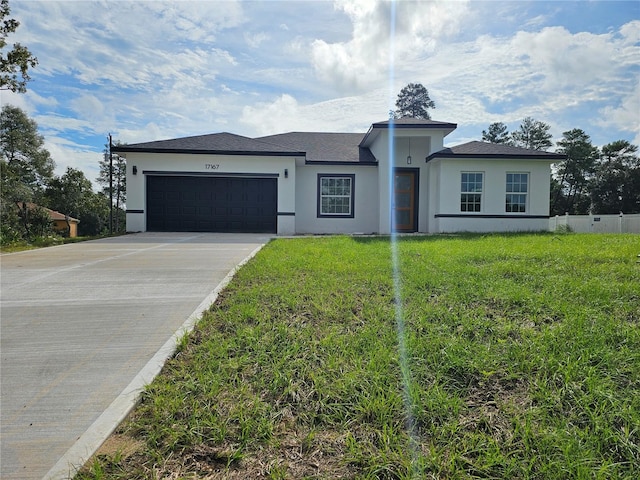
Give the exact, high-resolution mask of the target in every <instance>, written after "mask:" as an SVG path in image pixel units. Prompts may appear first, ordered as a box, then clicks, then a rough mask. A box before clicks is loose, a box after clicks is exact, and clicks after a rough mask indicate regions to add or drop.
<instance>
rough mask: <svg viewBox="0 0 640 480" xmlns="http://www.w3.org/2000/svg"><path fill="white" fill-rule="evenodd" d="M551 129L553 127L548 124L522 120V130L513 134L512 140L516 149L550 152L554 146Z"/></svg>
mask: <svg viewBox="0 0 640 480" xmlns="http://www.w3.org/2000/svg"><path fill="white" fill-rule="evenodd" d="M550 129H551V126H550V125H547V124H546V123H544V122H540V121H538V120H534V119H533V118H531V117H526V118H525V119H524V120H522V124H521V125H520V128H519V129H518V130H516V131H515V132H513V133H511V139H512V141H513V144H514V145H515V146H516V147H522V148H528V149H531V150H548V149H549V148H550V147H551V145H553V143H552V142H551V138H552V135H551V134H550V133H549V130H550Z"/></svg>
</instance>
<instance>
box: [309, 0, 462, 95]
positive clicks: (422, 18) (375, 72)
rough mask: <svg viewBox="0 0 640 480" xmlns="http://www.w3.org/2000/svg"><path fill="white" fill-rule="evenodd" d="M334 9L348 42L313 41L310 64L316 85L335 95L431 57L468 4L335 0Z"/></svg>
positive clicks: (375, 82)
mask: <svg viewBox="0 0 640 480" xmlns="http://www.w3.org/2000/svg"><path fill="white" fill-rule="evenodd" d="M335 8H337V9H340V10H343V11H344V12H345V13H346V14H347V15H349V17H350V18H351V22H352V27H353V31H352V36H351V39H350V40H349V41H347V42H335V43H328V42H326V41H324V40H322V39H316V40H315V41H314V42H313V43H312V45H311V47H312V63H313V66H314V69H315V71H316V73H317V75H318V76H319V78H320V79H321V80H323V81H325V82H327V83H328V84H331V85H333V86H335V88H336V89H337V90H338V91H341V92H354V91H362V90H364V89H367V88H371V87H372V86H374V85H379V84H380V83H381V82H383V81H385V80H386V79H388V78H389V76H390V71H389V70H390V69H395V70H396V71H402V70H403V69H404V67H405V66H406V65H407V64H411V63H413V62H415V61H416V60H417V59H419V58H421V57H424V55H427V54H430V53H431V52H433V51H434V49H435V48H436V47H437V46H438V44H439V42H440V40H441V39H442V38H446V37H447V36H449V35H452V34H454V33H456V32H457V31H458V29H459V28H460V24H461V22H463V20H464V14H465V12H466V8H467V2H419V1H403V2H385V1H382V0H338V1H336V2H335ZM393 8H395V16H394V14H393V11H392V9H393ZM394 18H395V23H394V24H393V25H392V21H393V19H394ZM392 27H393V30H392ZM392 34H393V37H392V36H391V35H392ZM390 62H392V63H390Z"/></svg>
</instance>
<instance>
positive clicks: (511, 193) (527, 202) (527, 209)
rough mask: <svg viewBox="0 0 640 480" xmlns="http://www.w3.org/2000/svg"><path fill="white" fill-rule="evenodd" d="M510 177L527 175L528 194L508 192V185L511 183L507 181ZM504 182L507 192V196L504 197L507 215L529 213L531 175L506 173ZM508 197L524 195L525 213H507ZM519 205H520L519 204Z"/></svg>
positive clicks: (527, 173)
mask: <svg viewBox="0 0 640 480" xmlns="http://www.w3.org/2000/svg"><path fill="white" fill-rule="evenodd" d="M509 175H526V176H527V183H526V186H527V191H526V192H510V191H508V190H507V185H508V184H509V182H508V181H507V178H508V176H509ZM504 180H505V185H504V190H505V196H504V210H505V212H506V213H520V214H523V213H527V212H528V211H529V190H530V189H531V187H530V183H531V173H530V172H506V175H505V176H504ZM507 195H524V212H519V211H518V212H514V211H510V212H509V211H507ZM517 205H520V203H518V204H517Z"/></svg>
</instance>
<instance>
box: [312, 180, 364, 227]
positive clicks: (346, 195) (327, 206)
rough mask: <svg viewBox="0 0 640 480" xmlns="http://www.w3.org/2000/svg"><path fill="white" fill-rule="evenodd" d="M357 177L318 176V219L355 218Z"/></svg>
mask: <svg viewBox="0 0 640 480" xmlns="http://www.w3.org/2000/svg"><path fill="white" fill-rule="evenodd" d="M354 183H355V175H353V174H345V175H337V174H319V175H318V217H339V218H340V217H341V218H353V217H354V212H353V199H354Z"/></svg>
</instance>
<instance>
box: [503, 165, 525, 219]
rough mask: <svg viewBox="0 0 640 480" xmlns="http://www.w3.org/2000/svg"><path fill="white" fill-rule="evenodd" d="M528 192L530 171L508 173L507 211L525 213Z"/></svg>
mask: <svg viewBox="0 0 640 480" xmlns="http://www.w3.org/2000/svg"><path fill="white" fill-rule="evenodd" d="M528 193H529V174H528V173H507V194H506V198H505V211H506V212H507V213H525V212H526V211H527V194H528Z"/></svg>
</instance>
